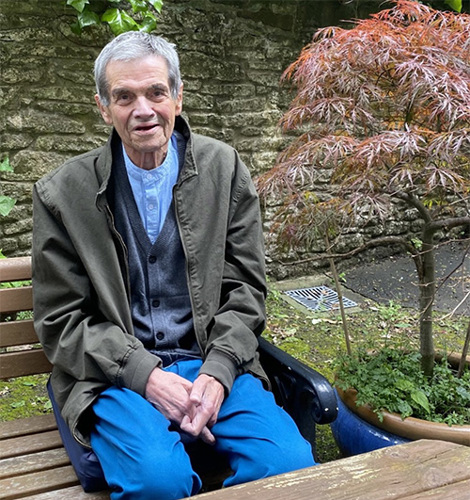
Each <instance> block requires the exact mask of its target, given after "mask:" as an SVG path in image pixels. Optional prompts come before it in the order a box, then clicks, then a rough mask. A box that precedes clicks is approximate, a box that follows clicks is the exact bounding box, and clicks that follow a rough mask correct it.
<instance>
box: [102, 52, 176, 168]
mask: <svg viewBox="0 0 470 500" xmlns="http://www.w3.org/2000/svg"><path fill="white" fill-rule="evenodd" d="M106 76H107V81H108V88H109V97H110V103H109V106H103V104H102V103H101V102H100V100H99V98H98V96H95V100H96V103H97V105H98V108H99V110H100V111H101V115H102V116H103V119H104V121H105V122H106V123H107V124H108V125H113V126H114V128H115V129H116V131H117V133H118V134H119V136H120V137H121V140H122V142H123V144H124V147H125V149H126V152H127V154H128V155H129V158H130V159H131V160H132V161H133V163H135V164H136V165H137V166H139V167H141V168H146V169H150V168H154V167H156V166H158V165H160V164H161V163H162V162H163V159H164V158H165V156H166V152H167V149H168V141H169V140H170V138H171V134H172V133H173V128H174V125H175V117H176V116H178V115H179V114H180V113H181V109H182V104H183V88H182V87H181V89H180V91H179V93H178V97H177V99H176V100H174V99H173V98H172V97H171V94H170V85H169V81H168V67H167V63H166V61H165V59H163V58H162V57H158V56H146V57H144V58H142V59H135V60H132V61H111V62H109V63H108V65H107V67H106Z"/></svg>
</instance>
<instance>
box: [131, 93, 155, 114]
mask: <svg viewBox="0 0 470 500" xmlns="http://www.w3.org/2000/svg"><path fill="white" fill-rule="evenodd" d="M134 115H135V116H136V117H137V118H142V117H145V118H147V117H149V116H154V115H155V111H154V110H153V108H152V106H151V103H150V102H149V100H148V99H147V98H146V97H145V96H140V97H138V98H137V100H136V104H135V110H134Z"/></svg>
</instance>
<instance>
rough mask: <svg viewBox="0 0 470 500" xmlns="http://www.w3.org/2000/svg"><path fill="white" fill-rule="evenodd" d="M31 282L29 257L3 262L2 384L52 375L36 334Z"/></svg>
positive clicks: (0, 315) (0, 275) (0, 307)
mask: <svg viewBox="0 0 470 500" xmlns="http://www.w3.org/2000/svg"><path fill="white" fill-rule="evenodd" d="M30 280H31V258H30V257H16V258H10V259H0V283H1V285H0V380H4V379H8V378H14V377H21V376H24V375H35V374H38V373H46V372H50V371H51V364H50V363H49V361H48V360H47V358H46V356H45V354H44V352H43V350H42V348H41V346H40V345H39V341H38V338H37V335H36V332H35V331H34V326H33V319H32V310H33V289H32V286H31V283H30ZM24 281H26V282H27V283H21V282H24ZM5 283H6V284H7V285H5ZM5 286H6V288H5Z"/></svg>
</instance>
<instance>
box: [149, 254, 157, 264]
mask: <svg viewBox="0 0 470 500" xmlns="http://www.w3.org/2000/svg"><path fill="white" fill-rule="evenodd" d="M149 262H150V264H155V262H157V258H156V257H155V255H151V256H150V257H149Z"/></svg>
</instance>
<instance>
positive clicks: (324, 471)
mask: <svg viewBox="0 0 470 500" xmlns="http://www.w3.org/2000/svg"><path fill="white" fill-rule="evenodd" d="M469 464H470V447H467V446H462V445H457V444H455V443H449V442H444V441H432V440H422V441H414V442H411V443H407V444H404V445H399V446H392V447H390V448H383V449H381V450H376V451H373V452H371V453H366V454H363V455H357V456H354V457H349V458H345V459H341V460H337V461H335V462H330V463H327V464H323V465H319V466H316V467H310V468H307V469H302V470H298V471H294V472H291V473H288V474H282V475H280V476H274V477H270V478H266V479H262V480H259V481H253V482H251V483H246V484H241V485H238V486H233V487H231V488H225V489H222V490H219V491H214V492H209V493H204V494H202V495H199V496H198V497H197V498H198V500H206V499H207V500H209V499H212V498H214V499H217V500H235V499H237V500H238V499H240V498H243V499H249V498H253V499H255V498H256V499H259V498H262V499H263V500H285V499H286V498H288V499H289V500H310V499H311V498H312V497H313V492H319V494H320V496H321V499H322V500H357V499H363V498H373V499H374V500H392V499H394V500H398V499H403V498H407V496H408V497H410V496H412V495H415V496H416V498H422V497H421V496H419V495H422V494H423V492H428V491H432V490H434V489H439V488H444V487H446V486H447V485H450V483H457V485H458V483H460V482H461V481H467V480H469V479H470V465H469ZM456 488H457V486H456ZM449 492H452V494H451V495H450V496H440V497H439V496H438V497H435V498H434V499H433V500H437V499H439V500H449V499H450V498H452V499H453V498H454V497H453V487H450V486H448V489H447V491H446V492H445V493H446V495H449ZM431 498H432V497H431Z"/></svg>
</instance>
